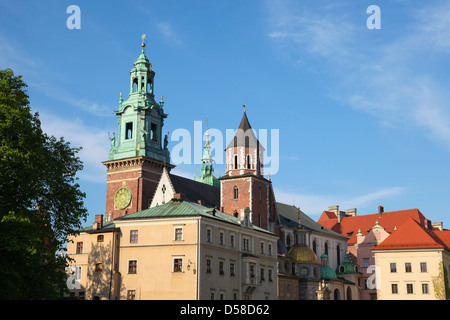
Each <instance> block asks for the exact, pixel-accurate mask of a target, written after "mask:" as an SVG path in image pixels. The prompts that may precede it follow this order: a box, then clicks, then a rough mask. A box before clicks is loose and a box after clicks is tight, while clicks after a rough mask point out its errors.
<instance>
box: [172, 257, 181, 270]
mask: <svg viewBox="0 0 450 320" xmlns="http://www.w3.org/2000/svg"><path fill="white" fill-rule="evenodd" d="M172 272H183V257H181V256H175V257H173V269H172Z"/></svg>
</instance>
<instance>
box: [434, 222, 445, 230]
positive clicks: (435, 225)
mask: <svg viewBox="0 0 450 320" xmlns="http://www.w3.org/2000/svg"><path fill="white" fill-rule="evenodd" d="M431 225H432V226H433V228H436V229H438V230H440V231H442V230H444V224H443V223H442V221H440V222H433V223H432V224H431Z"/></svg>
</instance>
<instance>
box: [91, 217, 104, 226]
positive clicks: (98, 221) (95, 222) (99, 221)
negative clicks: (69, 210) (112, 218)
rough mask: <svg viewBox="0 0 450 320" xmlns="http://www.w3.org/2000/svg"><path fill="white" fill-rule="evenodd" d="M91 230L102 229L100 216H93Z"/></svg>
mask: <svg viewBox="0 0 450 320" xmlns="http://www.w3.org/2000/svg"><path fill="white" fill-rule="evenodd" d="M92 228H93V229H94V230H97V229H101V228H103V215H102V214H97V215H95V220H94V224H93V225H92Z"/></svg>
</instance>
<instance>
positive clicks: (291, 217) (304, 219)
mask: <svg viewBox="0 0 450 320" xmlns="http://www.w3.org/2000/svg"><path fill="white" fill-rule="evenodd" d="M275 205H276V209H277V212H278V216H279V217H280V223H281V224H282V225H285V226H287V227H291V228H298V227H299V226H300V227H301V228H305V229H307V230H310V231H315V232H319V233H323V234H327V235H330V236H333V237H338V238H347V237H346V236H345V235H341V234H340V233H337V232H335V231H332V230H330V229H328V228H326V227H324V226H322V225H320V224H319V223H317V222H316V221H314V220H313V219H311V218H310V217H309V216H308V215H306V214H305V213H304V212H303V211H301V210H300V209H299V208H297V207H295V206H291V205H288V204H284V203H281V202H276V204H275ZM299 213H300V225H299V224H298V215H299Z"/></svg>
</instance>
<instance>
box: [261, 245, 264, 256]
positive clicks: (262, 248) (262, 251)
mask: <svg viewBox="0 0 450 320" xmlns="http://www.w3.org/2000/svg"><path fill="white" fill-rule="evenodd" d="M261 254H264V242H261Z"/></svg>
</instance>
